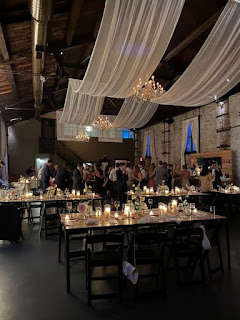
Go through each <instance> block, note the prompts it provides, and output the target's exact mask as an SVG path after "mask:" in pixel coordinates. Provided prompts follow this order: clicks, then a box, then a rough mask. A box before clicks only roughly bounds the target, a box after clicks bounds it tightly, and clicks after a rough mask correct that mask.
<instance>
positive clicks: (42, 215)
mask: <svg viewBox="0 0 240 320" xmlns="http://www.w3.org/2000/svg"><path fill="white" fill-rule="evenodd" d="M43 218H44V213H43V212H42V213H41V217H40V223H39V237H40V236H41V232H42V226H43Z"/></svg>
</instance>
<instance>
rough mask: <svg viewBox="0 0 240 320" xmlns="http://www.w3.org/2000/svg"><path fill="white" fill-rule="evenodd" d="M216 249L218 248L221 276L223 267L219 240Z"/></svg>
mask: <svg viewBox="0 0 240 320" xmlns="http://www.w3.org/2000/svg"><path fill="white" fill-rule="evenodd" d="M217 248H218V256H219V261H220V268H221V270H222V274H223V273H224V266H223V259H222V251H221V247H220V243H219V239H218V242H217Z"/></svg>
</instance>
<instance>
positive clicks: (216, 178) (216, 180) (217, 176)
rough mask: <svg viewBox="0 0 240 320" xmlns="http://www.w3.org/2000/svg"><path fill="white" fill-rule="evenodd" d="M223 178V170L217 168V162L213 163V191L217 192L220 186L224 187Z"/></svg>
mask: <svg viewBox="0 0 240 320" xmlns="http://www.w3.org/2000/svg"><path fill="white" fill-rule="evenodd" d="M221 176H222V171H221V169H220V168H219V167H218V166H217V164H216V162H213V164H212V178H213V189H216V190H217V188H218V186H221V185H222V181H221Z"/></svg>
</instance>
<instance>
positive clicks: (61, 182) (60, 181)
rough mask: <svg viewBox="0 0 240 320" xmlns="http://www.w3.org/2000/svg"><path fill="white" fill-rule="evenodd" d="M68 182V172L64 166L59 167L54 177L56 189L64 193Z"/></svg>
mask: <svg viewBox="0 0 240 320" xmlns="http://www.w3.org/2000/svg"><path fill="white" fill-rule="evenodd" d="M69 182H70V174H69V171H68V170H67V169H66V164H64V165H63V166H62V167H61V166H59V167H58V168H57V172H56V175H55V184H56V185H57V187H58V188H60V189H61V190H63V191H64V190H65V189H66V188H68V187H69Z"/></svg>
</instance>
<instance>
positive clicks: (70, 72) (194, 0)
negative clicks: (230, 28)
mask: <svg viewBox="0 0 240 320" xmlns="http://www.w3.org/2000/svg"><path fill="white" fill-rule="evenodd" d="M129 1H131V0H129ZM226 3H227V0H211V1H209V0H186V2H185V5H184V8H183V11H182V14H181V17H180V19H179V22H178V24H177V27H176V30H175V32H174V35H173V37H172V40H171V42H170V44H169V46H168V49H167V51H166V54H165V56H164V57H163V59H162V61H159V65H158V67H157V69H156V71H155V73H154V74H155V77H156V79H157V80H159V81H160V82H161V84H162V85H163V86H164V87H165V88H166V89H169V88H170V87H171V85H172V84H173V83H174V82H175V81H176V80H177V79H178V77H179V76H180V75H181V74H182V73H183V72H184V70H185V69H186V68H187V67H188V65H189V64H190V63H191V61H192V59H193V58H194V57H195V55H196V53H197V52H198V50H199V49H200V48H201V46H202V44H203V43H204V41H205V39H206V38H207V36H208V34H209V32H210V31H211V28H212V27H213V25H214V23H215V22H216V20H217V18H218V17H219V15H220V13H221V11H222V9H223V7H224V5H225V4H226ZM104 5H105V1H104V0H72V1H70V0H69V1H67V0H56V3H55V11H54V15H53V18H52V19H51V20H50V21H49V23H48V35H47V43H48V46H47V52H46V62H45V70H44V76H45V79H46V81H45V82H44V91H43V109H42V113H46V112H50V111H53V110H57V109H59V108H62V107H63V105H64V100H65V95H66V90H67V84H68V78H69V77H72V78H78V79H83V77H84V74H85V71H86V69H87V65H88V62H89V59H90V56H91V53H92V50H93V47H94V43H95V39H96V36H97V33H98V29H99V25H100V22H101V18H102V14H103V10H104ZM0 21H1V26H0V75H1V76H0V111H1V112H2V116H3V119H4V120H5V121H6V123H8V124H12V123H14V122H15V121H17V120H12V119H15V118H21V119H23V120H25V119H29V118H33V117H34V99H33V89H32V46H31V15H30V12H29V10H28V1H27V0H1V1H0ZM237 91H239V85H238V86H237V87H235V88H234V89H233V90H232V91H231V92H237ZM121 104H122V99H114V98H105V102H104V106H103V113H104V114H117V113H118V112H119V110H120V108H121ZM188 110H189V108H184V107H173V106H162V105H161V106H159V107H158V110H157V111H156V113H155V115H154V117H153V119H152V120H151V121H150V123H156V122H159V121H163V120H164V119H166V118H170V117H173V116H175V115H178V114H181V113H184V112H187V111H188Z"/></svg>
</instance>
